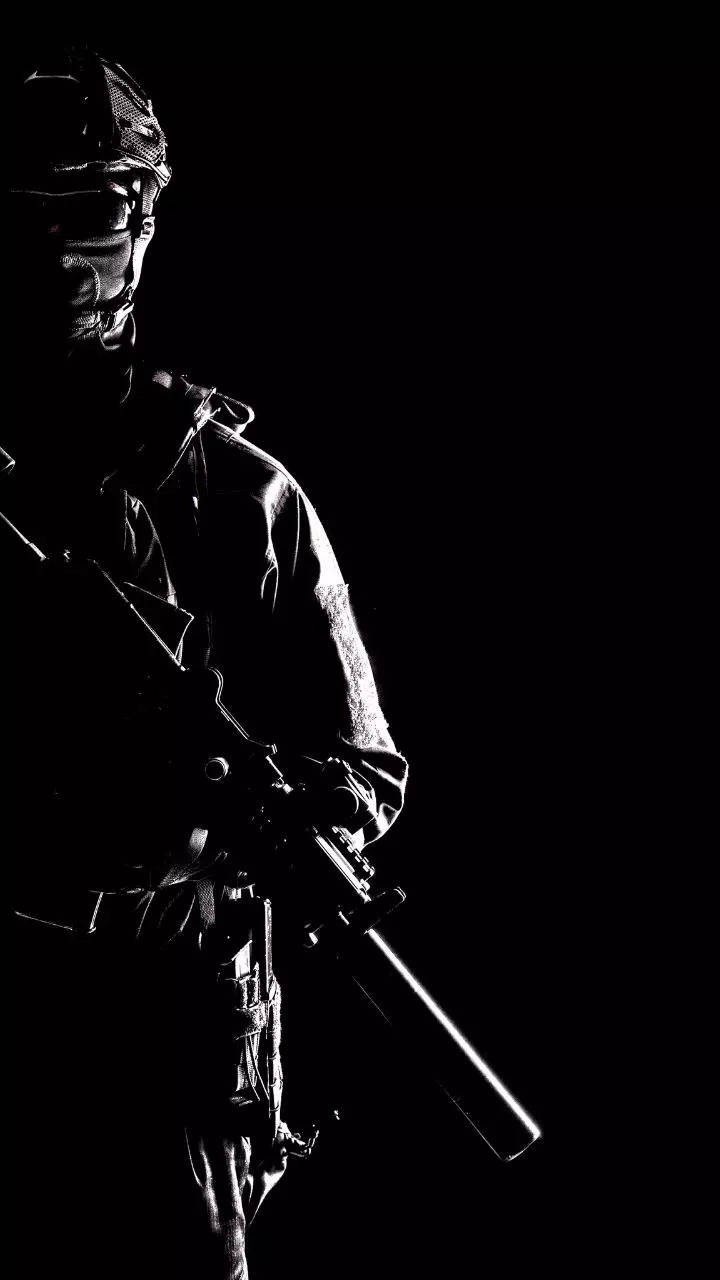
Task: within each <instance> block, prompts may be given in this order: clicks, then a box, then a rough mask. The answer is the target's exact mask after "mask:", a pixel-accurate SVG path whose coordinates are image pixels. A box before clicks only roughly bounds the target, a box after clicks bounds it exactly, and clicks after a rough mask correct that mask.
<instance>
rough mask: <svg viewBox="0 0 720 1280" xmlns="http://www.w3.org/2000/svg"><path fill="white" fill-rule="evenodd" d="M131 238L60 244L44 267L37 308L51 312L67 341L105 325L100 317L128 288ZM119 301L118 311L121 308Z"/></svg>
mask: <svg viewBox="0 0 720 1280" xmlns="http://www.w3.org/2000/svg"><path fill="white" fill-rule="evenodd" d="M131 260H132V237H131V235H130V232H129V231H115V232H112V233H111V234H110V235H106V236H100V237H92V238H88V239H83V240H62V241H60V242H59V243H58V245H57V248H56V251H55V253H53V254H52V255H51V256H50V257H49V259H46V260H45V262H44V263H43V264H42V265H43V266H44V267H45V271H44V272H43V273H42V276H41V278H40V279H39V280H38V284H37V290H38V291H37V293H36V295H35V299H34V301H35V303H36V304H37V305H39V306H41V307H42V306H43V303H45V305H46V306H47V308H48V313H49V314H48V319H50V317H52V322H53V323H59V324H61V325H62V331H63V336H64V337H65V338H67V339H73V338H78V337H81V336H83V335H85V334H87V333H90V332H92V331H94V330H95V329H97V328H98V327H100V326H101V325H102V319H103V316H102V312H103V311H104V310H106V309H107V306H106V304H111V303H112V302H113V300H114V299H119V298H120V295H121V294H122V293H123V291H124V290H125V288H126V286H127V285H128V284H129V283H130V263H131ZM119 305H120V304H119V302H118V306H119Z"/></svg>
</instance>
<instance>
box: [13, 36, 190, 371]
mask: <svg viewBox="0 0 720 1280" xmlns="http://www.w3.org/2000/svg"><path fill="white" fill-rule="evenodd" d="M18 91H19V103H18V104H17V106H16V119H15V121H14V122H13V123H14V130H13V132H14V156H13V158H12V160H11V166H10V190H11V194H10V204H11V219H12V221H11V227H12V234H13V257H14V261H13V273H12V274H13V294H14V295H15V296H14V298H13V302H14V309H15V316H16V320H17V322H18V324H19V327H20V330H21V333H22V334H25V336H26V337H30V338H31V340H36V341H38V342H39V344H40V345H41V346H44V345H47V344H53V343H55V344H57V345H65V347H69V346H76V345H77V344H78V343H81V344H85V343H87V342H88V340H89V339H92V340H95V341H96V340H97V339H100V340H101V341H102V342H103V344H105V345H106V346H110V347H111V346H112V345H113V343H116V342H117V341H118V340H119V336H120V335H121V334H122V332H123V330H124V329H125V327H126V322H127V320H128V318H129V316H130V313H131V311H132V308H133V298H134V294H135V290H136V288H137V284H138V280H139V278H140V271H141V268H142V262H143V257H144V254H145V250H146V248H147V246H148V244H149V243H150V240H151V239H152V236H153V232H154V226H155V219H154V212H153V211H154V207H155V201H156V200H157V197H158V195H159V193H160V191H161V190H162V188H163V187H165V186H166V185H167V183H168V182H169V180H170V169H169V167H168V164H167V154H166V143H165V135H164V134H163V131H162V129H161V128H160V125H159V124H158V121H157V119H156V118H155V115H154V113H153V109H152V103H151V102H150V99H149V98H148V96H147V94H146V93H145V92H144V90H143V89H142V88H141V87H140V86H139V85H138V84H137V82H136V81H135V80H134V79H133V78H132V77H131V76H130V75H128V73H127V72H126V71H125V70H124V69H123V68H122V67H121V66H119V65H118V64H115V63H112V62H109V61H107V60H106V59H104V58H102V57H100V56H99V55H98V54H95V53H89V52H85V51H78V50H70V51H62V52H61V53H59V54H56V55H50V56H45V57H44V58H42V59H39V60H37V61H36V62H35V63H32V62H30V64H29V65H26V66H24V67H23V69H22V73H21V75H20V83H19V86H18Z"/></svg>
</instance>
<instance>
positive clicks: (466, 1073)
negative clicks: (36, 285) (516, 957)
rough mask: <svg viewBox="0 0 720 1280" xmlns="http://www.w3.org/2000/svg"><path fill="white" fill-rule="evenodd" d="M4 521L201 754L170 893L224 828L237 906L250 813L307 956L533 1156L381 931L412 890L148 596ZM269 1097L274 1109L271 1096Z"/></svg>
mask: <svg viewBox="0 0 720 1280" xmlns="http://www.w3.org/2000/svg"><path fill="white" fill-rule="evenodd" d="M0 454H2V456H0V469H2V470H5V471H9V470H11V467H12V459H10V458H9V456H8V455H7V454H4V453H2V451H0ZM0 520H1V521H2V524H3V525H4V527H5V529H6V531H7V532H8V533H9V534H10V535H11V538H12V539H13V540H14V542H15V545H16V546H17V547H19V548H20V550H21V553H22V554H23V555H24V556H26V557H27V559H28V560H29V561H32V562H34V564H35V566H36V567H37V568H38V569H39V571H40V573H41V575H42V573H43V571H44V572H46V573H47V572H50V573H52V574H54V575H55V576H56V578H58V577H59V580H60V582H61V584H62V582H70V581H74V582H77V581H78V580H80V582H81V591H85V592H87V593H88V595H89V598H90V601H91V607H90V610H89V611H88V613H89V615H90V616H92V615H94V614H97V615H98V616H99V615H100V614H103V613H104V614H105V616H106V617H109V618H111V619H112V626H113V628H114V629H115V631H116V633H117V634H121V635H122V636H123V637H126V638H127V642H128V643H129V644H130V645H131V646H133V647H134V653H135V656H136V657H137V659H138V661H139V665H140V668H141V669H142V670H143V672H144V677H147V676H148V675H150V676H151V678H152V681H153V682H158V683H159V685H160V686H161V687H162V689H163V696H164V699H165V705H166V708H167V707H169V708H170V715H171V717H172V718H173V719H174V723H176V724H177V726H178V729H179V730H180V731H181V733H182V739H183V741H184V742H189V743H190V744H191V745H190V748H189V749H188V750H187V752H186V753H184V756H183V758H182V759H181V761H180V763H179V777H180V783H181V786H182V788H183V791H184V792H185V794H186V795H189V796H190V797H191V805H190V807H191V808H192V809H193V812H194V813H195V814H196V820H195V824H194V825H193V827H192V834H191V836H190V837H189V841H188V848H192V850H193V852H192V854H191V855H189V854H188V853H187V851H186V852H185V853H184V854H183V855H182V856H181V858H180V862H179V863H178V864H176V865H175V867H174V868H171V869H170V871H167V869H166V871H165V876H164V880H163V883H172V882H173V878H174V879H176V880H178V879H182V878H183V876H184V875H187V874H189V873H190V872H193V871H194V872H195V874H197V870H196V868H194V867H193V866H192V861H193V859H194V858H197V856H198V855H197V848H198V841H197V832H198V831H200V832H205V833H207V831H208V830H211V829H213V830H214V831H215V833H216V834H215V840H214V847H215V848H220V849H221V850H222V855H221V857H222V858H224V861H221V865H217V859H216V862H215V864H213V865H212V866H211V867H210V868H209V869H208V871H207V874H208V875H212V876H213V877H214V878H215V879H216V880H219V881H220V882H221V883H224V884H225V885H226V886H227V888H228V895H227V896H228V900H229V901H230V902H232V898H233V896H234V895H235V894H237V885H238V874H237V870H236V864H235V866H234V865H233V858H232V856H228V854H227V849H228V848H230V849H231V848H232V844H233V831H234V830H235V831H236V830H237V827H238V823H239V817H238V815H239V813H240V814H243V815H244V819H245V821H247V822H248V823H249V826H250V828H251V829H252V830H253V832H254V837H255V838H254V842H253V843H254V847H255V848H256V849H257V850H259V854H258V855H256V857H255V859H254V861H255V865H254V867H253V875H254V876H256V878H257V883H258V885H259V887H260V891H261V893H262V894H263V895H267V897H269V898H274V897H279V898H280V899H281V900H283V901H284V902H285V903H286V905H287V904H288V903H291V904H292V912H293V915H294V917H295V921H296V925H297V938H298V942H299V944H300V946H301V947H302V949H303V950H304V951H305V952H306V953H311V954H312V955H313V956H318V957H320V963H321V964H322V965H328V964H329V965H330V966H332V967H336V966H340V967H341V969H342V970H343V971H344V972H345V973H346V974H347V976H348V978H349V980H350V981H351V982H352V983H353V984H354V986H355V988H356V989H357V990H359V991H360V992H361V993H362V994H363V996H364V997H365V998H366V999H367V1000H368V1001H369V1002H370V1004H371V1005H372V1006H373V1007H374V1008H375V1010H376V1011H378V1012H379V1013H380V1015H381V1017H382V1018H383V1020H384V1021H385V1022H386V1023H387V1024H389V1026H390V1027H391V1028H392V1029H393V1031H394V1032H395V1033H396V1035H397V1036H398V1037H399V1038H400V1040H401V1042H402V1043H403V1044H404V1045H405V1046H406V1047H410V1048H411V1047H412V1046H413V1045H416V1044H418V1043H422V1045H423V1053H422V1060H423V1061H424V1062H427V1061H428V1060H431V1061H434V1066H433V1068H432V1070H431V1072H430V1075H431V1077H432V1078H434V1079H435V1082H436V1083H438V1084H439V1085H440V1087H441V1089H442V1091H443V1092H444V1094H445V1096H446V1097H447V1098H448V1099H449V1101H450V1102H451V1103H452V1104H453V1106H454V1107H455V1108H456V1109H457V1110H458V1111H459V1112H460V1113H461V1115H462V1116H463V1117H464V1119H465V1120H466V1121H467V1123H468V1124H469V1125H470V1126H471V1128H472V1129H473V1130H474V1132H475V1133H477V1134H478V1135H479V1136H480V1137H481V1138H483V1139H484V1141H485V1142H486V1143H487V1145H488V1146H489V1147H490V1148H491V1150H492V1151H493V1152H494V1153H495V1154H496V1155H497V1156H498V1157H499V1158H500V1159H501V1160H503V1161H509V1160H513V1159H515V1158H516V1157H517V1156H518V1155H520V1154H521V1153H522V1152H523V1151H525V1150H526V1149H527V1148H528V1147H529V1146H530V1145H531V1144H532V1143H533V1142H534V1141H535V1140H536V1139H537V1138H538V1137H539V1136H540V1130H539V1128H538V1126H537V1125H536V1123H535V1122H534V1120H532V1119H531V1118H530V1116H529V1115H528V1114H527V1112H526V1111H525V1110H524V1109H523V1107H522V1106H521V1105H520V1103H519V1102H518V1101H517V1100H516V1099H515V1098H514V1097H513V1095H512V1094H511V1093H510V1091H509V1090H508V1089H507V1088H506V1087H505V1086H504V1085H503V1083H502V1082H501V1081H500V1080H499V1079H498V1077H497V1075H496V1074H495V1073H494V1072H493V1070H492V1069H491V1068H490V1066H489V1065H488V1064H487V1063H486V1062H485V1060H484V1059H483V1058H482V1057H481V1056H480V1054H479V1053H478V1052H477V1050H476V1049H475V1048H474V1046H473V1045H472V1044H471V1043H470V1042H469V1041H468V1039H467V1037H466V1036H465V1035H464V1034H463V1032H462V1031H461V1029H460V1028H459V1027H458V1026H456V1025H455V1023H454V1022H453V1020H452V1019H451V1018H450V1017H449V1015H448V1014H447V1013H446V1012H445V1011H444V1010H443V1008H442V1007H441V1005H440V1004H439V1003H438V1002H437V1001H436V1000H435V999H434V998H433V996H432V995H431V994H430V992H429V991H428V990H427V989H426V988H425V987H424V986H423V984H422V983H421V982H420V981H419V980H418V978H417V977H416V976H415V975H414V974H413V972H412V970H411V969H410V967H409V966H408V965H407V964H405V962H404V961H403V960H402V959H401V957H400V956H399V955H398V954H397V953H396V952H395V951H394V949H393V948H392V947H391V946H390V944H389V942H388V941H387V939H386V938H385V937H384V936H383V934H382V933H380V932H379V931H378V929H377V925H378V924H379V922H380V921H381V920H382V919H383V918H384V917H385V916H386V915H387V914H389V912H391V911H392V910H394V909H395V908H396V907H397V906H399V905H400V904H401V903H402V902H403V901H404V900H405V893H404V892H403V890H402V889H400V888H397V887H392V888H389V889H386V890H385V891H384V892H381V893H379V894H376V895H373V894H372V893H371V889H370V881H371V879H372V877H373V875H374V868H373V867H372V866H371V864H370V863H369V862H368V860H367V858H366V857H365V855H364V853H363V852H362V851H361V850H360V849H359V848H358V847H357V846H356V844H355V843H354V842H353V840H352V838H351V837H350V836H349V835H348V833H347V831H346V830H344V829H343V828H342V827H340V826H338V825H335V824H333V823H332V822H330V821H323V820H319V821H318V820H317V819H316V818H314V817H313V806H312V804H310V805H309V804H308V801H307V796H306V795H305V793H304V792H303V789H302V788H300V787H296V786H294V785H293V784H292V783H290V782H289V781H288V779H287V778H286V776H285V773H284V772H283V771H282V769H281V767H280V765H279V763H278V760H277V758H276V757H277V750H276V748H275V746H274V745H273V744H270V743H266V742H262V741H259V740H257V739H254V738H252V737H251V736H250V734H249V733H248V732H247V731H246V729H245V728H244V727H243V725H242V724H241V723H240V722H239V721H238V720H237V719H236V718H235V716H234V715H233V714H232V712H231V711H230V710H229V709H228V708H227V707H226V706H225V705H224V703H223V700H222V687H223V681H222V675H221V674H220V672H218V671H217V670H215V669H213V668H210V669H208V670H200V671H197V670H191V669H189V668H188V667H186V666H184V665H183V663H182V661H181V659H180V658H179V657H178V656H177V653H176V652H174V651H173V649H172V648H171V647H170V646H169V645H168V644H167V643H166V642H165V640H164V639H163V638H162V636H161V635H160V634H159V632H158V631H157V630H156V629H155V627H154V626H153V625H152V623H151V622H150V621H149V619H148V617H147V616H146V613H145V612H144V611H143V607H142V605H143V602H142V599H141V597H142V595H143V594H144V593H142V592H140V593H139V595H135V596H134V598H132V599H131V598H130V596H131V594H132V591H131V590H130V591H129V590H125V591H124V590H123V589H122V588H121V587H120V586H119V585H118V584H117V583H116V582H114V581H113V580H112V578H111V577H110V576H109V575H108V574H107V573H106V572H105V570H104V569H103V568H102V566H101V565H99V564H98V563H97V562H96V561H94V560H84V561H82V562H81V564H80V565H75V564H73V563H72V562H71V561H69V560H67V559H64V560H62V561H61V562H60V563H58V562H57V560H54V559H53V558H52V557H48V556H47V555H46V554H45V553H44V552H43V551H42V550H41V549H40V548H39V547H38V546H36V545H35V543H33V542H32V541H31V540H30V539H29V538H28V537H26V536H25V535H24V534H23V533H22V532H21V530H20V529H19V528H18V527H17V525H15V524H14V523H13V522H12V521H11V520H10V519H9V518H8V516H6V515H4V514H3V513H2V512H0ZM61 589H62V586H61ZM185 616H186V617H187V616H188V615H185ZM92 643H93V641H92V637H91V638H90V644H91V645H92ZM98 643H101V638H100V637H99V636H98V635H96V637H95V644H96V645H97V644H98ZM95 656H96V658H97V657H98V655H97V653H96V655H95ZM99 657H100V661H102V654H100V655H99ZM188 726H190V727H191V730H192V731H191V732H188ZM328 773H329V778H330V786H331V787H334V788H335V790H336V791H337V792H342V793H343V799H344V800H345V802H346V803H349V804H350V807H351V808H352V807H353V806H355V808H356V809H357V810H360V809H362V806H363V805H364V804H365V803H366V797H365V796H364V795H363V789H362V787H361V786H360V787H359V788H358V786H357V784H356V782H355V780H354V778H353V775H352V773H351V772H350V771H349V770H347V771H344V770H343V767H342V764H341V762H337V761H333V762H330V763H329V765H328ZM203 843H204V842H203V841H200V846H199V847H200V851H201V854H202V847H203ZM244 875H245V878H247V873H244ZM288 886H289V887H290V892H288ZM261 901H262V900H261ZM428 1045H429V1046H430V1052H428ZM419 1060H420V1057H419V1055H415V1059H414V1061H415V1062H417V1061H419ZM268 1084H270V1085H271V1084H272V1082H270V1081H268ZM266 1092H267V1093H268V1103H269V1105H270V1104H271V1090H268V1089H266ZM309 1145H311V1144H309Z"/></svg>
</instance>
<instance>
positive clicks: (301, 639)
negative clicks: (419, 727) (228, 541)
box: [272, 489, 408, 843]
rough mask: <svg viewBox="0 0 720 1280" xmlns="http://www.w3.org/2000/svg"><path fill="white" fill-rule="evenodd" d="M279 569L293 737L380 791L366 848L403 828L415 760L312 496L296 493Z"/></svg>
mask: <svg viewBox="0 0 720 1280" xmlns="http://www.w3.org/2000/svg"><path fill="white" fill-rule="evenodd" d="M272 535H273V548H274V556H275V560H276V564H277V582H276V588H277V589H276V594H275V600H274V615H275V623H276V627H277V630H278V632H279V634H280V635H281V636H282V639H283V647H284V651H285V662H286V664H287V666H286V678H284V679H283V690H284V703H285V715H284V716H283V720H284V725H283V730H284V735H285V739H286V741H287V743H288V745H289V746H291V747H292V748H294V749H296V750H298V751H302V752H304V753H305V754H308V755H314V756H316V757H317V758H325V757H327V756H329V755H338V756H340V757H341V758H343V759H345V760H346V761H347V762H348V764H349V765H351V767H352V768H353V769H355V770H356V771H357V772H358V773H359V774H361V775H362V776H363V777H364V778H366V779H367V781H368V782H370V784H371V785H372V787H373V789H374V791H375V795H376V798H377V801H378V818H377V821H373V822H371V823H369V824H368V825H367V826H366V827H365V828H364V829H363V835H364V839H365V842H366V843H368V842H369V841H371V840H375V839H377V838H378V837H379V836H381V835H382V834H383V833H384V832H385V831H387V829H388V827H389V826H390V825H391V824H392V822H394V820H395V818H396V817H397V815H398V813H399V812H400V810H401V808H402V804H403V797H404V790H405V783H406V779H407V768H408V767H407V761H406V760H405V758H404V757H403V756H402V755H401V754H400V752H399V751H398V750H397V748H396V746H395V743H394V742H393V739H392V737H391V734H390V730H389V728H388V724H387V721H386V719H385V717H384V715H383V712H382V709H381V707H380V701H379V698H378V691H377V686H376V683H375V678H374V675H373V670H372V666H371V663H370V659H369V657H368V654H367V651H366V649H365V645H364V644H363V641H362V638H361V636H360V632H359V629H358V626H357V622H356V620H355V617H354V614H353V610H352V606H351V603H350V596H349V588H348V585H347V583H346V582H344V581H343V577H342V574H341V571H340V568H339V566H338V562H337V559H336V557H335V554H334V552H333V549H332V547H331V545H330V541H329V539H328V537H327V534H326V533H325V530H324V528H323V526H322V524H321V522H320V520H319V518H318V515H317V513H316V511H315V509H314V508H313V506H312V504H311V503H310V502H309V500H308V499H307V497H306V496H305V494H304V493H303V492H302V490H300V489H296V490H295V491H294V492H293V494H292V496H291V497H290V498H289V499H288V501H287V502H286V503H285V505H284V507H283V508H282V511H281V512H280V513H279V514H278V516H277V518H276V520H275V521H274V523H273V528H272Z"/></svg>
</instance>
